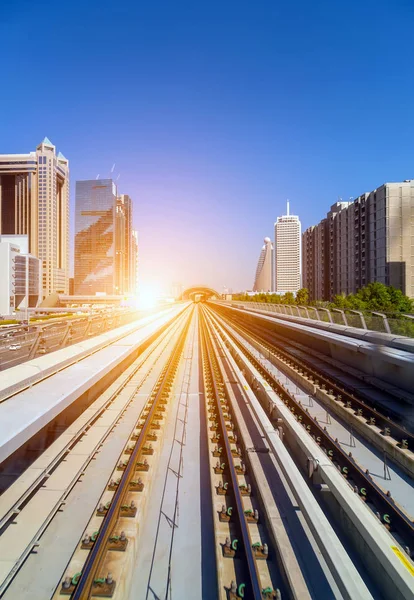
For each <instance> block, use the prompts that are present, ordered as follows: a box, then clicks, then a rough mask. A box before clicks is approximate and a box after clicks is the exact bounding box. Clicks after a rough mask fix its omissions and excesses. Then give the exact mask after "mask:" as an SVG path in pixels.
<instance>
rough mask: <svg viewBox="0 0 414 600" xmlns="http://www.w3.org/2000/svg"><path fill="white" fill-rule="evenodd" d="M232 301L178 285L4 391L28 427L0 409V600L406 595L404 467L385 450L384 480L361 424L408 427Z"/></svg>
mask: <svg viewBox="0 0 414 600" xmlns="http://www.w3.org/2000/svg"><path fill="white" fill-rule="evenodd" d="M193 292H194V295H192V294H193ZM212 292H214V290H210V291H208V294H210V293H212ZM198 293H199V288H198V287H197V288H191V290H190V292H189V296H190V297H192V298H193V297H194V299H196V298H197V294H198ZM212 295H213V294H212ZM235 314H236V313H234V312H232V313H229V312H227V310H226V309H225V308H224V307H223V306H222V305H219V304H217V303H206V302H187V303H186V304H182V305H180V306H176V307H175V308H173V309H171V310H170V311H166V312H165V313H163V314H162V315H160V316H159V317H158V318H155V317H154V319H152V318H151V319H148V321H146V322H145V323H142V324H141V327H138V326H136V327H135V328H132V329H134V330H132V329H130V328H131V326H126V329H125V331H123V334H124V335H122V336H119V335H117V334H116V332H113V333H112V334H105V339H102V340H101V341H102V347H95V345H94V347H93V348H92V346H88V347H87V348H84V347H83V345H82V347H79V348H78V350H79V353H80V356H79V357H78V358H79V361H78V362H77V361H76V360H75V358H76V357H75V356H74V355H73V352H75V353H76V348H75V346H72V347H71V349H69V348H66V349H65V350H61V351H58V352H56V353H55V362H56V364H55V365H54V368H55V371H53V372H49V371H48V372H47V373H43V376H42V375H41V374H40V373H37V379H36V380H35V381H33V382H32V385H31V386H30V382H29V385H24V379H25V377H22V380H13V381H12V382H11V387H10V388H9V390H8V392H7V390H4V401H3V402H0V416H1V414H2V413H1V410H2V408H3V411H4V412H3V414H4V415H5V418H6V413H7V411H6V408H7V407H8V408H9V412H10V414H12V415H14V419H17V417H19V419H20V420H21V422H22V427H20V430H21V431H20V430H19V434H18V435H21V432H22V431H29V430H30V427H32V426H33V423H35V424H36V432H37V433H36V435H35V436H30V435H27V436H25V437H23V439H22V441H21V443H20V442H19V440H18V439H17V438H16V435H17V434H15V435H11V436H10V435H9V434H8V432H7V431H6V430H4V423H2V422H1V421H0V450H1V451H3V454H4V460H3V463H2V469H1V470H0V490H1V491H2V493H0V598H1V600H16V599H18V600H45V599H47V598H48V599H52V600H65V599H68V598H69V599H71V600H75V599H76V600H87V599H89V598H90V599H92V598H102V597H106V598H112V599H113V600H141V599H142V600H150V599H151V598H160V599H161V598H162V599H163V600H167V599H171V598H173V597H176V598H182V599H186V598H190V597H191V598H202V599H203V600H243V599H244V600H248V599H249V600H288V599H290V600H373V599H375V600H377V599H378V600H379V599H380V598H381V599H383V600H388V599H391V600H413V599H414V563H413V562H412V560H411V555H412V550H413V548H414V537H413V521H412V517H411V508H412V507H413V505H414V501H411V499H410V498H411V494H410V491H411V490H412V489H414V488H413V482H412V477H411V476H410V474H409V473H407V472H406V471H401V468H400V466H399V465H398V464H397V461H396V459H395V456H392V457H391V456H390V457H389V460H388V459H387V461H388V462H387V468H388V471H387V473H388V475H389V476H390V477H391V479H386V480H384V481H383V482H382V483H384V484H385V482H386V484H387V486H389V489H388V490H385V489H383V487H382V484H381V481H380V478H379V477H378V463H376V462H375V461H378V460H380V459H381V456H382V455H381V454H379V451H378V450H377V448H376V447H375V446H374V445H373V444H372V440H371V438H370V436H369V435H366V436H364V433H365V429H366V430H368V431H369V432H371V433H372V431H374V427H376V428H377V429H378V432H376V433H377V434H378V435H381V437H385V438H387V439H388V442H389V443H391V442H392V444H394V445H395V446H398V444H399V445H400V446H401V447H398V452H400V453H401V454H402V455H403V456H405V457H407V456H408V458H409V452H411V437H410V436H409V435H408V434H409V433H410V432H409V431H408V430H405V429H403V428H402V423H401V422H400V421H398V420H394V419H393V418H391V417H392V416H393V415H391V413H387V414H385V412H384V413H382V412H381V410H380V408H381V407H379V406H375V407H373V406H371V405H370V404H369V403H368V400H366V401H365V400H364V403H363V404H359V402H360V400H361V399H360V397H359V395H358V394H357V393H356V392H357V391H358V390H359V388H354V390H353V392H352V394H351V392H350V390H349V389H348V386H349V385H350V381H351V380H350V379H346V378H344V377H343V375H344V374H343V372H341V370H340V369H339V367H338V365H333V364H328V363H327V362H326V361H324V360H323V359H322V358H320V357H315V356H313V357H310V356H308V355H307V354H306V351H305V350H304V348H303V347H301V346H300V345H294V344H293V341H292V340H290V341H289V340H286V341H285V340H284V339H279V338H278V337H277V335H276V333H277V332H274V331H269V330H268V329H266V326H265V325H264V324H263V323H257V322H253V321H251V320H249V319H244V318H243V317H242V316H241V315H240V313H237V317H236V316H235ZM118 333H120V332H118ZM97 342H98V340H96V343H97ZM85 344H86V343H85ZM88 344H95V342H93V341H92V340H89V342H88ZM69 350H70V355H69V354H64V353H68V352H69ZM85 352H86V354H84V353H85ZM59 353H62V354H59ZM43 358H44V359H45V360H46V359H47V364H48V368H49V367H51V366H52V365H49V361H50V360H52V359H53V355H50V356H49V357H43ZM316 358H317V359H318V362H317V364H316V363H315V360H316ZM61 359H62V360H61ZM60 361H61V362H60ZM30 362H31V361H29V363H30ZM29 363H28V364H27V368H29V369H30V364H29ZM35 363H36V364H33V365H32V367H31V368H32V371H30V373H29V372H28V373H27V374H28V375H29V374H30V376H32V372H33V369H35V368H36V367H38V366H39V364H41V359H37V360H36V361H35ZM58 363H59V364H60V368H57V367H58ZM337 367H338V370H336V369H337ZM328 368H329V369H330V370H329V373H327V372H326V371H325V369H328ZM109 372H110V373H111V376H110V377H108V373H109ZM341 373H342V374H341ZM335 377H338V379H335ZM91 378H92V379H93V381H94V385H95V386H97V387H96V388H94V390H95V391H94V392H93V394H92V393H91V395H90V396H88V394H89V392H87V394H86V395H87V396H88V399H87V401H85V402H84V403H83V402H78V400H76V398H78V396H77V394H78V393H79V392H80V390H81V389H82V390H84V391H85V390H89V389H92V388H90V383H91ZM0 379H1V374H0ZM352 381H353V380H352ZM65 382H66V384H65ZM27 383H28V382H27V381H26V384H27ZM354 383H355V382H354ZM15 385H17V387H16V388H15V387H14V386H15ZM322 385H324V386H325V388H324V389H322ZM88 386H89V387H88ZM306 386H307V387H306ZM366 391H367V393H368V392H369V390H366ZM371 391H372V390H371ZM338 396H341V398H339V397H338ZM368 396H369V394H368ZM75 397H76V398H75ZM327 398H328V399H327ZM323 401H324V402H325V404H323ZM50 402H51V405H50V406H49V404H50ZM62 402H63V404H65V403H69V404H70V406H71V407H72V408H73V409H74V408H75V407H76V408H77V411H76V414H75V413H71V415H70V418H69V417H67V413H66V412H65V411H63V412H62V406H63V404H62ZM349 402H350V403H351V406H350V407H349V406H347V403H349ZM45 403H46V404H45ZM48 403H49V404H48ZM329 403H331V404H332V406H331V405H330V404H329ZM342 404H343V406H342ZM46 405H47V406H46ZM338 405H341V406H342V409H343V410H344V411H348V412H356V411H358V410H360V409H361V410H362V411H363V412H362V417H361V415H360V414H358V413H357V414H356V415H354V416H355V417H356V418H358V419H359V421H360V428H361V429H360V430H358V434H357V433H356V432H355V431H354V430H353V429H352V427H353V425H352V423H353V421H352V420H351V418H350V419H348V420H346V419H345V418H343V417H342V413H341V415H340V414H339V409H338V411H337V412H335V411H334V410H333V408H332V407H333V406H335V407H337V406H338ZM55 410H57V411H58V412H59V411H60V412H59V415H61V416H62V415H66V416H65V418H64V419H63V418H62V420H61V421H59V420H57V421H56V422H55V425H56V424H57V425H56V427H55V428H54V429H53V431H51V430H50V429H48V427H46V428H43V427H39V425H40V424H41V419H42V418H44V415H45V414H46V413H48V414H49V412H50V411H52V412H53V411H55ZM321 411H322V416H323V417H325V418H324V420H323V419H322V418H321ZM371 411H374V413H372V412H371ZM375 411H377V412H375ZM42 415H43V416H42ZM374 415H375V418H376V424H375V425H374V424H372V422H371V423H370V422H369V419H372V418H374ZM328 416H329V419H328ZM39 419H40V421H39ZM27 420H28V421H30V423H31V425H30V423H29V424H28V423H26V421H27ZM1 427H3V430H1ZM386 427H388V429H387V431H385V428H386ZM29 433H30V431H29ZM383 433H387V435H383ZM403 435H404V436H405V438H402V436H403ZM347 436H348V437H347ZM371 437H372V436H371ZM10 438H12V439H10ZM345 438H346V439H353V440H354V441H355V445H353V446H352V452H350V451H349V447H348V446H346V444H345V443H344V440H345ZM402 439H406V440H407V444H408V448H405V447H404V448H403V447H402ZM13 440H14V441H13ZM11 443H12V444H14V445H12V446H10V444H11ZM16 444H17V445H16ZM396 455H397V453H396ZM378 456H379V457H380V458H378ZM391 458H392V460H391ZM407 460H408V459H407ZM403 462H404V461H403ZM367 465H368V467H367ZM11 467H13V469H14V470H13V469H12V468H11ZM401 490H403V491H401Z"/></svg>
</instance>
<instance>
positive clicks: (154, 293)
mask: <svg viewBox="0 0 414 600" xmlns="http://www.w3.org/2000/svg"><path fill="white" fill-rule="evenodd" d="M158 302H159V292H158V290H157V289H155V288H153V287H143V288H141V290H140V292H139V294H138V298H137V308H138V309H141V310H147V309H150V308H155V306H156V305H157V304H158Z"/></svg>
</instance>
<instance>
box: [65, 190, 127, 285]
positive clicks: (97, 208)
mask: <svg viewBox="0 0 414 600" xmlns="http://www.w3.org/2000/svg"><path fill="white" fill-rule="evenodd" d="M75 212H76V214H75V282H74V288H75V294H81V295H85V294H86V295H89V294H96V293H97V292H98V293H106V294H117V295H119V294H129V293H135V292H136V264H137V258H136V252H137V250H136V245H137V243H138V241H137V235H135V237H134V232H133V229H132V200H131V198H130V197H129V196H128V195H127V194H121V195H118V193H117V189H116V185H115V183H114V182H113V181H112V179H98V180H96V179H93V180H86V181H77V182H76V210H75ZM135 233H136V232H135Z"/></svg>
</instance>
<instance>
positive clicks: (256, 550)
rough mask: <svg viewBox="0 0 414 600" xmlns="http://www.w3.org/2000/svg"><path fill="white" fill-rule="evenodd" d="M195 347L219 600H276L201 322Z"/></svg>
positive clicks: (240, 450)
mask: <svg viewBox="0 0 414 600" xmlns="http://www.w3.org/2000/svg"><path fill="white" fill-rule="evenodd" d="M200 342H201V349H202V361H203V380H204V390H205V391H204V393H205V399H206V403H207V406H206V410H207V414H208V419H207V420H208V428H209V432H208V436H209V455H210V471H211V482H212V489H213V490H214V491H213V499H214V513H215V515H214V517H213V518H214V528H215V534H216V561H217V573H218V593H219V598H223V599H225V598H229V600H236V599H238V598H243V597H246V598H254V599H255V600H263V598H266V599H270V598H277V599H279V598H281V593H280V590H279V589H278V588H275V587H274V584H273V579H274V576H272V569H271V566H273V570H274V569H275V555H274V553H273V557H272V556H271V554H270V555H269V543H270V536H269V534H268V533H267V532H266V527H265V525H264V524H263V522H262V520H261V519H260V516H259V510H258V506H257V499H255V497H254V491H253V489H252V486H253V487H254V482H253V480H252V478H251V477H249V473H248V470H247V467H246V461H245V459H244V454H245V452H246V449H245V448H244V444H243V440H242V438H241V437H240V432H239V428H238V426H237V423H236V422H235V418H234V413H233V410H232V407H231V405H230V401H229V398H228V395H227V391H226V388H225V384H224V374H223V372H222V369H221V368H220V365H219V363H218V360H217V356H216V351H215V349H214V347H213V342H212V340H211V337H210V333H209V331H208V328H207V324H206V322H205V320H202V321H201V324H200ZM236 432H239V433H238V434H237V433H236ZM255 491H256V494H257V490H255ZM266 534H267V535H266ZM272 562H273V565H271V563H272ZM268 563H269V564H268Z"/></svg>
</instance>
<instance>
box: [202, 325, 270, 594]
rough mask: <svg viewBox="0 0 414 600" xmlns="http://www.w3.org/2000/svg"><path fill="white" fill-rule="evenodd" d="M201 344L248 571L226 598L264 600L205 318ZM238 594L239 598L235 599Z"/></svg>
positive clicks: (223, 400)
mask: <svg viewBox="0 0 414 600" xmlns="http://www.w3.org/2000/svg"><path fill="white" fill-rule="evenodd" d="M200 340H201V352H202V357H203V366H204V369H205V370H206V371H207V378H208V380H210V382H211V393H210V390H208V389H206V397H209V396H210V395H212V396H213V398H214V401H213V405H214V406H215V408H214V409H211V410H212V411H213V412H211V411H210V415H211V416H213V418H215V417H218V423H217V424H218V429H219V432H220V440H221V441H222V443H223V444H224V448H225V454H226V462H225V467H224V468H226V467H227V469H226V470H228V473H229V475H230V482H231V485H232V490H233V496H234V499H235V503H236V511H235V512H236V514H235V515H233V514H232V518H233V516H235V517H236V519H237V525H238V529H239V531H240V533H241V537H242V541H243V550H244V558H245V562H246V564H247V571H248V576H249V581H248V584H247V585H246V590H245V591H244V588H243V587H241V588H240V585H239V591H238V592H236V591H235V590H232V589H231V588H230V591H229V598H230V600H233V599H234V600H235V599H236V598H239V597H244V594H246V597H248V598H254V600H263V598H264V597H267V596H264V595H263V590H262V586H261V583H260V575H259V572H258V569H257V564H256V557H255V554H254V550H253V546H252V539H251V536H250V531H249V527H248V524H247V519H246V516H245V514H244V506H243V500H242V494H241V490H240V488H239V483H238V476H237V472H236V467H235V462H234V457H233V454H232V449H231V445H230V440H229V435H228V431H227V429H228V425H227V423H226V418H225V413H224V410H223V408H225V409H226V410H228V409H229V407H228V405H227V403H226V402H225V399H224V392H223V387H224V383H223V373H222V372H221V369H220V366H219V364H218V362H217V360H216V357H215V351H214V348H213V344H212V341H211V338H210V334H209V332H208V326H207V323H206V321H205V317H204V315H203V316H202V317H201V319H200ZM210 406H211V404H210ZM220 460H221V459H220ZM222 464H223V463H221V465H220V466H222ZM232 585H233V586H234V582H232ZM241 586H243V583H242V584H241ZM237 593H238V594H239V595H237ZM242 594H243V595H242Z"/></svg>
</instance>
